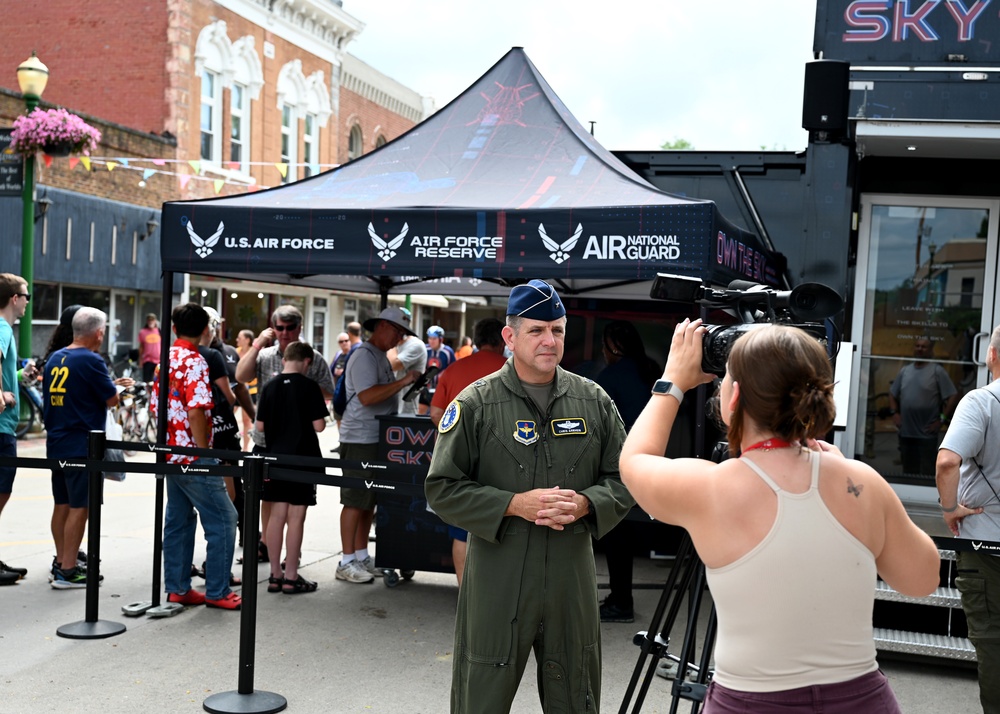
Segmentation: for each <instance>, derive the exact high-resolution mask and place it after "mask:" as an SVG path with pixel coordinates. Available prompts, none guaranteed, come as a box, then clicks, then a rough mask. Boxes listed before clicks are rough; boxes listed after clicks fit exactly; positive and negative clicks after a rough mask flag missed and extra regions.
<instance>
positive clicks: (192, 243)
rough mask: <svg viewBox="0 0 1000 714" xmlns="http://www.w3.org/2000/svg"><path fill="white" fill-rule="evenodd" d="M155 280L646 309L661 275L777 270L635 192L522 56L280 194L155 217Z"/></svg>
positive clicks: (694, 216) (169, 207)
mask: <svg viewBox="0 0 1000 714" xmlns="http://www.w3.org/2000/svg"><path fill="white" fill-rule="evenodd" d="M162 224H163V228H162V241H161V250H162V258H163V268H164V270H166V271H175V272H187V273H196V274H202V275H218V276H231V277H236V278H253V279H256V280H263V281H269V282H281V283H289V282H294V283H296V284H302V285H310V286H314V287H327V288H331V289H343V290H352V291H362V292H375V291H379V292H383V293H384V292H387V291H390V290H393V291H401V292H407V293H437V294H446V295H463V294H477V295H488V294H499V293H502V294H506V292H507V290H506V286H509V285H512V284H517V283H520V282H524V281H526V280H529V279H532V278H542V279H546V280H550V281H553V282H555V283H556V284H557V285H559V286H560V288H561V291H563V292H565V293H566V294H579V293H584V292H596V293H597V294H601V295H606V296H609V297H611V296H616V295H618V296H620V295H628V296H630V297H631V296H635V295H643V294H646V295H648V285H639V284H638V283H645V282H646V281H649V280H652V279H653V278H654V277H655V276H656V273H657V272H668V273H674V274H679V275H687V276H694V277H699V278H701V279H702V280H704V281H705V282H708V283H712V284H718V285H725V284H728V283H729V282H730V281H732V280H736V279H739V280H749V281H754V282H759V283H766V284H769V285H778V284H779V282H780V281H781V279H782V276H781V275H780V271H781V268H780V259H779V257H777V256H774V255H772V254H771V253H770V252H769V251H768V250H767V249H766V248H765V247H764V246H762V245H761V244H760V242H759V241H758V239H757V238H756V236H754V235H752V234H750V233H747V232H745V231H742V230H740V229H738V228H736V227H735V226H733V225H732V224H730V223H729V222H728V221H726V220H725V219H724V218H723V217H722V216H721V215H720V214H719V212H718V210H717V208H716V206H715V204H714V203H712V202H710V201H700V200H692V199H688V198H681V197H678V196H674V195H672V194H669V193H665V192H663V191H660V190H658V189H657V188H655V187H653V186H652V185H651V184H649V183H647V182H646V181H644V180H643V179H641V178H639V177H638V176H637V175H636V174H634V173H633V172H632V171H631V170H629V169H628V168H627V167H626V166H625V165H624V164H622V163H621V162H620V161H619V160H618V159H617V158H616V157H615V156H614V155H613V154H611V152H609V151H608V150H606V149H605V148H604V147H602V146H601V145H600V144H599V143H598V142H597V140H596V139H595V138H594V137H593V136H591V135H590V134H589V133H588V132H587V131H586V130H585V129H584V128H583V127H582V126H581V125H580V123H579V122H578V121H577V120H576V119H575V118H574V117H573V116H572V115H571V114H570V113H569V111H568V110H567V109H566V107H565V106H564V105H563V103H562V102H561V101H560V100H559V98H558V97H557V96H556V94H555V92H554V91H553V90H552V88H551V87H550V86H549V84H548V83H547V82H546V81H545V79H544V78H543V77H542V76H541V74H539V72H538V70H537V69H536V68H535V66H534V65H533V64H532V63H531V61H530V60H529V59H528V57H527V55H526V54H525V53H524V51H523V50H522V49H521V48H518V47H515V48H513V49H511V50H510V51H509V52H508V53H507V54H506V55H504V57H503V58H501V59H500V61H499V62H497V63H496V64H495V65H494V66H493V67H492V68H490V70H489V71H487V72H486V74H484V75H483V76H482V77H480V79H479V80H477V81H476V82H475V83H474V84H473V85H472V86H470V87H469V88H468V89H467V90H465V92H463V93H462V94H461V95H459V96H458V97H457V98H456V99H454V100H453V101H452V102H451V103H449V104H448V105H447V106H445V107H444V108H443V109H441V110H440V111H439V112H437V113H436V114H434V115H433V116H431V117H430V118H428V119H427V120H425V121H424V122H422V123H421V124H418V125H417V126H415V127H414V128H413V129H411V130H410V131H408V132H407V133H406V134H403V135H402V136H400V137H398V138H397V139H395V140H394V141H392V142H390V143H388V144H386V145H384V146H382V147H381V148H379V149H377V150H375V151H373V152H371V153H370V154H366V155H364V156H362V157H360V158H358V159H356V160H354V161H352V162H350V163H348V164H345V165H343V166H340V167H338V168H336V169H334V170H332V171H328V172H326V173H322V174H319V175H317V176H313V177H310V178H307V179H304V180H302V181H296V182H293V183H290V184H287V185H284V186H280V187H277V188H273V189H269V190H266V191H259V192H256V193H247V194H242V195H238V196H226V197H220V198H213V199H207V200H199V201H171V202H167V203H165V204H164V205H163V215H162Z"/></svg>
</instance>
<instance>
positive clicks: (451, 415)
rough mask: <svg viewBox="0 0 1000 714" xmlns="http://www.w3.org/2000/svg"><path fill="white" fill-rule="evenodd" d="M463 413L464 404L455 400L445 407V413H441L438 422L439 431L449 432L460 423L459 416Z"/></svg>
mask: <svg viewBox="0 0 1000 714" xmlns="http://www.w3.org/2000/svg"><path fill="white" fill-rule="evenodd" d="M461 415H462V405H461V404H459V403H458V402H454V401H453V402H452V403H451V404H449V405H448V406H447V407H445V410H444V414H442V415H441V421H439V422H438V431H439V432H440V433H442V434H447V433H448V432H449V431H451V430H452V428H453V427H454V426H455V425H456V424H458V418H459V417H460V416H461Z"/></svg>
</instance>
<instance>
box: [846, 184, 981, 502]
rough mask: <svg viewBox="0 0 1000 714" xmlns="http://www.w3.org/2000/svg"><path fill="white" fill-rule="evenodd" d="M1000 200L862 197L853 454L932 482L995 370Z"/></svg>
mask: <svg viewBox="0 0 1000 714" xmlns="http://www.w3.org/2000/svg"><path fill="white" fill-rule="evenodd" d="M998 215H1000V201H988V200H978V199H959V198H940V197H928V196H875V195H870V196H864V197H863V198H862V203H861V225H860V232H859V246H858V278H857V288H856V290H855V298H854V300H855V302H854V312H853V314H854V318H853V319H854V323H853V328H852V334H853V335H854V339H855V342H856V343H857V344H858V348H859V352H858V357H859V359H857V360H856V364H855V372H854V377H855V378H854V379H853V380H852V381H853V383H854V384H855V385H858V387H857V394H856V395H854V401H853V403H854V407H853V410H852V411H853V413H852V417H853V419H852V420H851V422H853V424H852V423H850V422H849V424H848V434H849V437H851V438H852V439H853V443H852V444H851V450H852V451H853V453H854V455H855V456H856V458H858V459H861V460H862V461H865V462H867V463H868V464H870V465H871V466H872V467H874V468H875V469H876V470H877V471H878V472H879V473H881V474H882V475H883V476H885V477H886V478H887V479H888V480H890V481H892V482H895V483H902V484H907V483H908V484H916V485H926V486H933V485H934V461H935V458H936V453H937V447H938V445H939V443H940V441H941V436H942V435H943V434H944V432H945V430H946V429H947V425H948V418H949V417H950V416H951V413H952V412H953V411H954V408H955V405H956V404H957V403H958V400H959V399H961V397H962V395H964V394H965V393H966V392H967V391H969V390H970V389H974V388H975V387H977V386H981V385H983V384H985V383H986V382H987V381H988V379H989V377H988V375H987V373H986V369H985V366H983V359H984V357H985V354H986V346H987V345H988V344H989V333H990V331H991V329H992V327H993V325H994V324H995V322H996V320H997V317H998V316H997V314H996V313H997V310H996V297H997V294H996V290H997V284H996V265H997V220H998Z"/></svg>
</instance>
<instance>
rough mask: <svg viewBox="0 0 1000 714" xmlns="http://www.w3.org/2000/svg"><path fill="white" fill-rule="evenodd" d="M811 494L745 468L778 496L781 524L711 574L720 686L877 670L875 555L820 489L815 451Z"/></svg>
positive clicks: (764, 685) (788, 685) (763, 686)
mask: <svg viewBox="0 0 1000 714" xmlns="http://www.w3.org/2000/svg"><path fill="white" fill-rule="evenodd" d="M809 458H810V462H811V465H812V479H811V483H810V486H809V490H808V491H806V492H805V493H801V494H795V493H789V492H787V491H784V490H782V489H781V488H780V487H779V486H778V485H777V484H776V483H775V482H774V481H773V480H771V478H770V477H768V475H767V474H765V473H764V472H763V471H762V470H761V469H760V467H759V466H757V465H756V464H755V463H753V462H752V461H751V460H750V459H748V458H746V457H744V458H743V462H744V463H746V464H747V465H748V466H749V467H750V468H751V469H753V471H754V472H755V473H756V474H757V475H758V476H760V478H761V479H762V480H763V481H764V482H765V483H766V484H767V485H768V486H770V487H771V488H772V489H773V490H774V492H775V494H777V497H778V510H777V515H776V517H775V519H774V525H773V526H771V530H770V532H768V534H767V535H766V536H765V537H764V539H763V540H762V541H761V542H760V543H758V544H757V546H756V547H754V548H753V550H751V551H750V552H749V553H747V554H746V555H744V556H743V557H742V558H740V559H739V560H737V561H735V562H733V563H730V564H729V565H726V566H723V567H721V568H706V569H705V574H706V577H707V580H708V585H709V588H710V589H711V591H712V597H713V599H714V601H715V605H716V610H717V615H718V622H719V629H718V635H717V637H716V645H715V667H716V669H715V680H716V681H717V682H718V683H719V684H721V685H723V686H725V687H729V688H730V689H735V690H738V691H745V692H774V691H782V690H785V689H795V688H797V687H804V686H810V685H814V684H832V683H835V682H844V681H847V680H849V679H853V678H855V677H859V676H861V675H863V674H867V673H868V672H872V671H874V670H875V669H877V667H878V664H877V663H876V661H875V643H874V640H873V639H872V607H873V603H874V600H875V581H876V578H877V571H876V568H875V557H874V556H873V555H872V552H871V551H870V550H868V548H867V547H866V546H865V545H864V544H863V543H861V541H859V540H858V539H857V538H855V537H854V536H853V535H851V534H850V533H849V532H848V531H847V529H846V528H844V527H843V526H842V525H841V524H840V523H839V522H838V521H837V519H836V518H834V516H833V514H832V513H830V510H829V509H828V508H827V507H826V504H825V503H824V502H823V498H822V496H820V493H819V488H818V484H819V462H820V459H819V457H818V455H817V454H816V453H814V452H810V454H809Z"/></svg>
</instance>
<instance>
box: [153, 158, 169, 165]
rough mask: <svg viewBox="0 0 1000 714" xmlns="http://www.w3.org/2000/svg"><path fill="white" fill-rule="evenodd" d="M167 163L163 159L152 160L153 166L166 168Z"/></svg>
mask: <svg viewBox="0 0 1000 714" xmlns="http://www.w3.org/2000/svg"><path fill="white" fill-rule="evenodd" d="M166 164H167V162H166V161H164V160H163V159H153V166H166Z"/></svg>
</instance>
